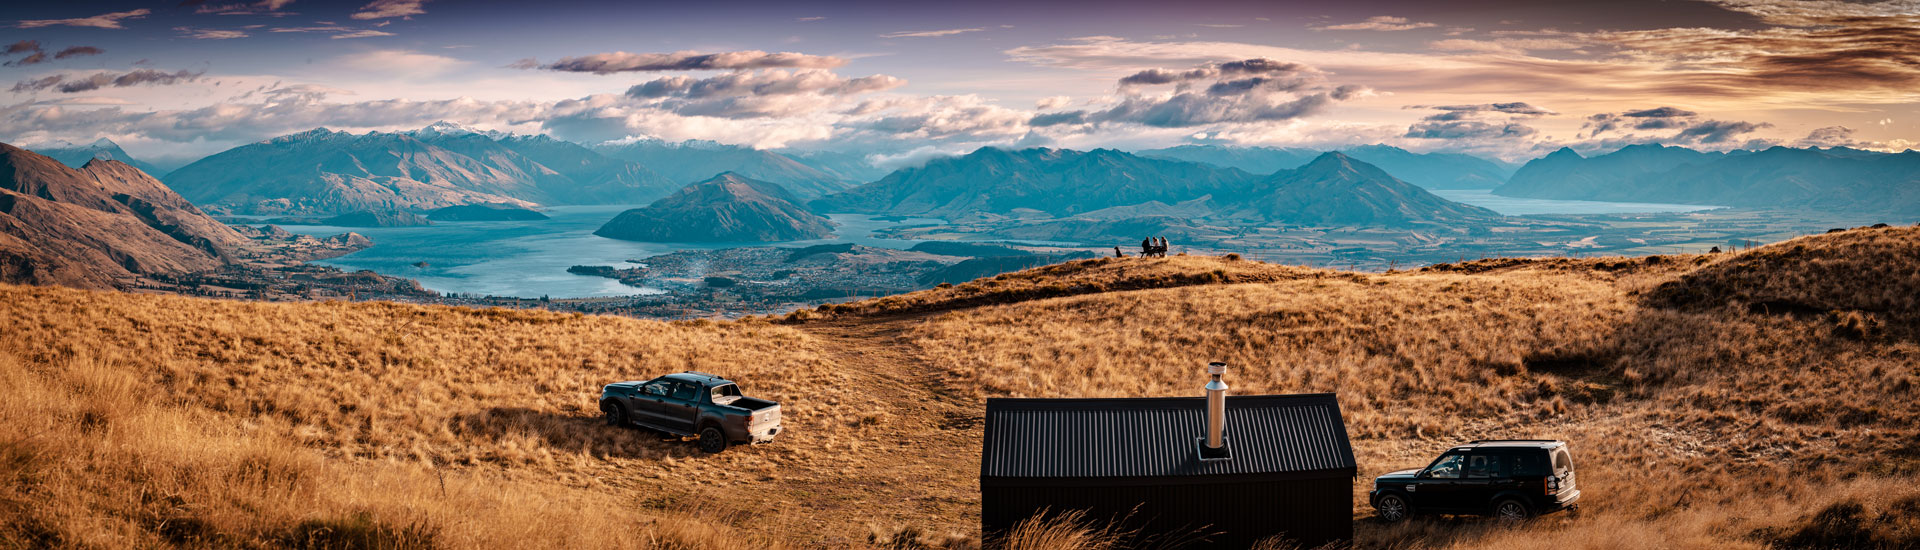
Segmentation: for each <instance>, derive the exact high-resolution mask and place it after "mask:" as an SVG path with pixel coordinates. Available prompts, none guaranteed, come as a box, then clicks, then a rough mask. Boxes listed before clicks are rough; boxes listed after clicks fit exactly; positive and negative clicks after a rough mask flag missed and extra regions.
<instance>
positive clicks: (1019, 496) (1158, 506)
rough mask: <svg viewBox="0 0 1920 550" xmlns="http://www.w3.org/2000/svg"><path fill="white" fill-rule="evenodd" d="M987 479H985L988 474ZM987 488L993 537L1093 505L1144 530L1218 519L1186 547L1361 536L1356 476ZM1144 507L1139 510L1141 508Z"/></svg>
mask: <svg viewBox="0 0 1920 550" xmlns="http://www.w3.org/2000/svg"><path fill="white" fill-rule="evenodd" d="M983 481H984V480H983ZM1089 483H1090V484H1089V485H1085V486H1076V487H1062V486H1057V485H1056V486H1049V487H1009V486H996V485H994V484H992V483H991V481H988V482H987V483H983V486H982V487H981V488H980V493H981V494H980V501H981V502H980V504H981V506H980V508H981V513H980V520H981V528H982V532H984V533H986V534H987V536H988V537H993V536H995V535H996V534H998V533H1003V532H1005V531H1006V530H1008V529H1011V528H1012V527H1013V526H1014V524H1016V523H1019V522H1020V521H1021V520H1024V519H1027V518H1029V517H1032V516H1034V515H1035V514H1039V513H1041V512H1042V511H1045V512H1047V513H1048V514H1049V515H1051V514H1057V513H1060V512H1064V511H1067V510H1086V511H1087V516H1088V518H1089V519H1094V520H1097V521H1111V520H1112V519H1115V518H1126V523H1125V527H1126V528H1127V529H1139V530H1140V533H1141V535H1143V536H1153V535H1162V534H1181V533H1189V532H1193V531H1195V530H1197V529H1198V528H1199V527H1201V526H1202V525H1210V526H1211V527H1208V528H1207V529H1205V531H1207V532H1216V533H1221V534H1216V535H1213V536H1212V537H1210V539H1209V541H1208V542H1207V543H1206V544H1195V545H1191V546H1186V547H1185V548H1246V547H1247V546H1249V545H1252V544H1253V543H1255V542H1257V541H1259V540H1261V539H1264V538H1267V537H1269V536H1272V535H1275V534H1281V533H1285V534H1286V536H1287V538H1290V539H1294V540H1296V541H1298V542H1300V543H1301V545H1302V546H1304V547H1314V546H1319V545H1321V544H1324V543H1326V542H1329V541H1334V540H1351V539H1352V538H1353V481H1352V479H1350V478H1348V477H1346V476H1340V477H1328V478H1317V479H1296V480H1284V481H1258V482H1244V481H1242V482H1236V481H1232V480H1212V479H1210V480H1207V482H1206V483H1189V484H1173V485H1140V486H1111V485H1108V486H1102V485H1094V484H1092V483H1097V482H1096V481H1092V480H1089ZM1136 506H1137V508H1136Z"/></svg>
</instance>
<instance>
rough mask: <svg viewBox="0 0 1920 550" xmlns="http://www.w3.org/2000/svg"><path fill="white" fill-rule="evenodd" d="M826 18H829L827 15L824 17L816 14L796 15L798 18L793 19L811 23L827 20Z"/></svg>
mask: <svg viewBox="0 0 1920 550" xmlns="http://www.w3.org/2000/svg"><path fill="white" fill-rule="evenodd" d="M826 19H827V18H826V17H823V16H817V15H816V16H813V17H796V18H794V19H793V20H794V21H799V22H801V23H811V22H814V21H825V20H826Z"/></svg>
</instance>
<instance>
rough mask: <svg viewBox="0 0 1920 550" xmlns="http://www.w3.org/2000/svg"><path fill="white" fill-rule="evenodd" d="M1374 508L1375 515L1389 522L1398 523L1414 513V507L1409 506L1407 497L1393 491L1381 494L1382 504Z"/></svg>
mask: <svg viewBox="0 0 1920 550" xmlns="http://www.w3.org/2000/svg"><path fill="white" fill-rule="evenodd" d="M1373 508H1374V510H1373V513H1374V515H1377V516H1380V520H1381V521H1385V522H1387V523H1398V522H1400V521H1404V520H1406V519H1407V517H1409V516H1412V515H1413V508H1412V507H1410V506H1407V499H1405V498H1402V497H1401V496H1400V495H1396V494H1392V493H1388V494H1386V495H1381V497H1380V504H1379V505H1378V506H1374V507H1373Z"/></svg>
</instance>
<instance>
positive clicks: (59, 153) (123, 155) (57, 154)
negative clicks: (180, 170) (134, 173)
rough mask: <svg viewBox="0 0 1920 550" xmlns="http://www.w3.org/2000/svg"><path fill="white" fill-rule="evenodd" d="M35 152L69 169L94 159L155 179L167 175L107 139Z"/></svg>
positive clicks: (67, 144)
mask: <svg viewBox="0 0 1920 550" xmlns="http://www.w3.org/2000/svg"><path fill="white" fill-rule="evenodd" d="M33 152H35V153H39V154H42V155H46V156H47V157H49V158H52V159H53V160H57V161H60V164H65V165H67V167H69V168H80V167H83V166H86V165H87V161H90V160H93V159H100V160H117V161H120V162H124V163H127V165H129V166H132V167H134V168H138V169H140V171H141V172H146V173H147V175H149V176H153V177H155V178H158V177H160V176H163V175H166V172H163V171H161V169H160V167H157V166H154V165H153V164H150V163H147V162H145V161H142V160H140V159H136V158H133V155H129V154H127V151H126V150H124V149H121V148H120V144H118V143H114V142H113V140H110V139H107V138H100V139H97V140H94V141H93V143H89V144H86V145H74V144H71V143H59V144H54V145H49V146H45V147H35V148H34V149H33Z"/></svg>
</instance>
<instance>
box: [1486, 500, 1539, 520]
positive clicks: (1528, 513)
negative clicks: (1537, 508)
mask: <svg viewBox="0 0 1920 550" xmlns="http://www.w3.org/2000/svg"><path fill="white" fill-rule="evenodd" d="M1493 517H1495V518H1498V519H1499V520H1500V521H1507V522H1520V521H1526V520H1527V519H1528V518H1531V517H1533V510H1532V509H1529V508H1527V503H1525V502H1521V501H1520V499H1517V498H1509V499H1504V500H1501V501H1500V502H1496V503H1494V504H1493Z"/></svg>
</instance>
